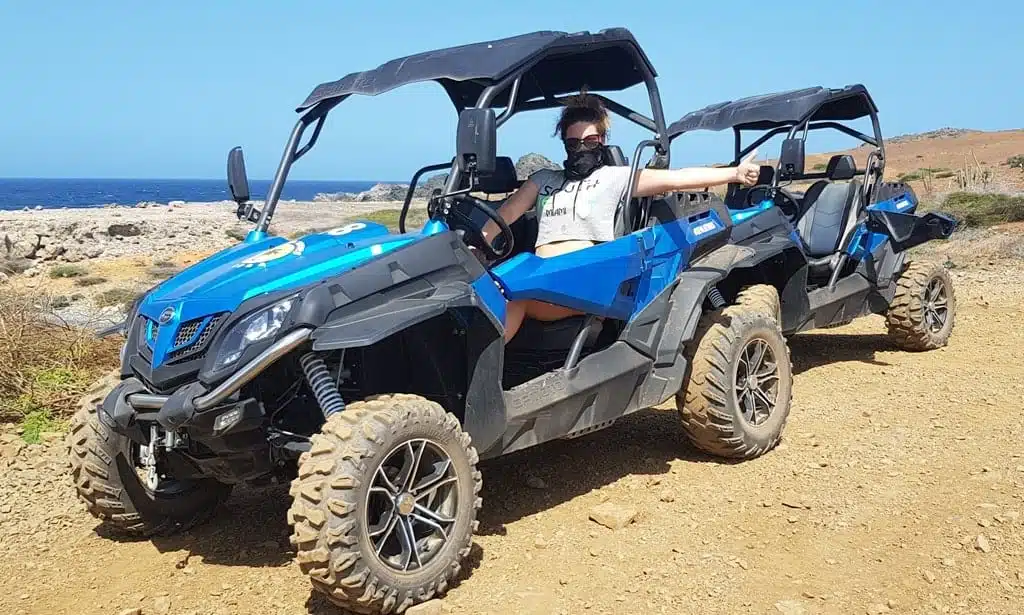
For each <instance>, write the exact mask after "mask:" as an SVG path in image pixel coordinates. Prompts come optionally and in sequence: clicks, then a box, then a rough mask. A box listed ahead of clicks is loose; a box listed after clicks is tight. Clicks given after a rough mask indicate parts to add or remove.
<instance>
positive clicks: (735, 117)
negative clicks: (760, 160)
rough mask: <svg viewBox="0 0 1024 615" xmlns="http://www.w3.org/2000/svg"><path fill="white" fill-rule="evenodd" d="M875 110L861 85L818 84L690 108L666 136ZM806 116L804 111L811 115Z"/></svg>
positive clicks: (841, 116)
mask: <svg viewBox="0 0 1024 615" xmlns="http://www.w3.org/2000/svg"><path fill="white" fill-rule="evenodd" d="M877 112H878V107H876V106H875V102H874V101H873V100H872V99H871V95H870V94H868V91H867V88H865V87H864V86H863V85H860V84H856V85H848V86H846V87H844V88H838V89H830V88H826V87H822V86H815V87H809V88H803V89H799V90H790V91H788V92H777V93H774V94H761V95H758V96H750V97H748V98H741V99H739V100H734V101H726V102H720V103H716V104H713V105H708V106H707V107H704V108H703V109H698V110H696V111H691V112H690V113H687V114H686V115H684V116H683V117H682V118H680V119H679V120H677V121H675V122H673V123H672V125H671V126H669V127H668V134H669V136H670V137H673V138H674V137H676V136H678V135H680V134H682V133H684V132H689V131H692V130H725V129H727V128H736V129H739V130H771V129H773V128H778V127H780V126H790V125H793V124H796V123H798V122H801V121H803V120H805V119H806V120H809V121H832V122H836V121H843V120H855V119H858V118H862V117H865V116H868V115H871V114H873V113H877ZM812 113H813V115H810V117H808V114H812Z"/></svg>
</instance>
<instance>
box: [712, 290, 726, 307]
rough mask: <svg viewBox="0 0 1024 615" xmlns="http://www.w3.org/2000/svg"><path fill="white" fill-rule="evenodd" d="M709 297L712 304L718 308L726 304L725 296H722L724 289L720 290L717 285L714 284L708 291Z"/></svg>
mask: <svg viewBox="0 0 1024 615" xmlns="http://www.w3.org/2000/svg"><path fill="white" fill-rule="evenodd" d="M708 299H709V300H711V305H712V307H714V308H715V309H716V310H717V309H718V308H720V307H722V306H723V305H725V297H723V296H722V291H720V290H718V287H717V286H712V287H711V290H709V291H708Z"/></svg>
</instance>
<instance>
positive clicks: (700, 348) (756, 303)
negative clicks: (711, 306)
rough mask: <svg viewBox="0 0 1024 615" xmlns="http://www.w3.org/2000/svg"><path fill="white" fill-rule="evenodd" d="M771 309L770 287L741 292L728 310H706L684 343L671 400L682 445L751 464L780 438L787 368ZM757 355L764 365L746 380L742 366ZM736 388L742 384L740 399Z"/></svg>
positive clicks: (788, 393) (788, 389)
mask: <svg viewBox="0 0 1024 615" xmlns="http://www.w3.org/2000/svg"><path fill="white" fill-rule="evenodd" d="M773 295H774V299H773V298H772V296H773ZM777 304H778V294H777V291H776V290H775V288H773V287H771V286H767V285H757V286H752V287H749V288H746V289H744V290H743V291H742V292H741V293H740V294H739V296H738V297H737V299H736V302H735V303H734V304H732V305H728V306H724V307H722V308H720V309H716V310H712V311H709V312H706V313H705V314H704V315H703V316H702V317H701V319H700V322H699V324H698V325H697V331H696V332H695V334H694V338H693V340H691V341H690V342H688V343H687V344H685V345H684V352H685V353H686V355H687V356H688V357H690V368H689V373H688V375H687V378H686V380H685V381H684V383H683V387H682V389H681V390H680V391H679V393H677V394H676V408H677V409H678V411H679V414H680V417H681V419H682V423H683V428H684V430H685V433H686V435H687V437H688V438H689V440H690V442H691V443H692V444H693V445H694V446H696V447H697V448H698V449H700V450H702V451H704V452H705V453H708V454H711V455H715V456H718V457H724V458H731V459H751V458H754V457H758V456H761V455H763V454H764V453H766V452H768V451H769V450H771V449H772V448H774V447H775V446H776V445H777V444H778V443H779V440H780V439H781V438H782V431H783V429H784V428H785V425H786V420H787V418H788V416H789V409H790V405H791V403H792V396H793V367H792V363H791V360H790V354H789V345H788V344H787V343H786V338H785V337H784V336H783V335H782V330H781V328H780V323H779V321H778V320H777V312H776V311H775V310H776V308H775V307H774V306H775V305H777ZM758 352H763V353H764V354H763V355H762V358H763V359H764V360H765V363H764V364H763V365H761V366H760V367H757V366H756V365H755V369H754V371H755V374H754V375H755V376H756V375H757V374H758V373H759V374H760V379H759V380H758V379H756V378H755V379H754V380H748V378H747V377H746V376H747V374H746V366H747V365H748V364H749V363H754V362H755V361H756V360H757V356H758V355H757V353H758ZM755 380H756V382H755ZM750 384H755V385H757V386H758V387H761V388H765V389H768V390H767V391H761V393H760V394H758V393H756V392H754V391H753V389H752V388H749V387H747V386H746V385H750ZM738 385H744V386H745V388H744V389H743V394H742V396H741V395H740V394H738V393H737V386H738ZM759 395H760V396H759ZM765 396H767V397H768V400H769V401H772V402H774V404H773V407H769V405H768V404H766V403H765ZM750 401H752V402H753V403H754V404H755V405H754V406H753V410H754V411H753V412H750V411H749V410H748V412H747V413H748V414H750V417H749V418H748V417H745V416H744V412H745V409H747V407H746V406H745V402H750Z"/></svg>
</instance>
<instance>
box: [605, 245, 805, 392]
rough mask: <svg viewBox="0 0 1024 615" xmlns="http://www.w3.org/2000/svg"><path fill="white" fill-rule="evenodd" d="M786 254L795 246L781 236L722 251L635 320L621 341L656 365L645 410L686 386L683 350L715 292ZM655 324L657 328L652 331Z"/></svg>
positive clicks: (705, 258) (698, 265)
mask: <svg viewBox="0 0 1024 615" xmlns="http://www.w3.org/2000/svg"><path fill="white" fill-rule="evenodd" d="M787 249H794V247H793V244H792V242H791V241H789V240H788V238H785V237H777V236H772V237H769V238H768V239H767V240H766V241H763V242H759V243H758V244H755V245H753V246H750V245H740V244H727V245H724V246H721V247H720V248H718V249H716V250H714V251H712V252H710V253H708V254H705V255H704V256H701V257H700V258H698V259H697V260H696V261H694V262H693V264H692V265H691V266H690V267H689V268H687V269H686V270H684V271H683V272H682V273H680V274H679V275H678V277H677V278H676V281H675V284H674V285H673V286H671V287H670V288H669V289H666V291H665V294H664V295H663V297H659V298H658V299H655V300H654V301H653V302H652V303H651V304H650V305H649V306H648V307H647V309H645V310H644V311H643V312H641V313H640V314H639V315H638V316H637V317H636V318H635V319H634V323H633V324H631V325H630V326H629V327H627V330H626V331H625V332H624V333H623V336H624V337H625V339H626V340H627V341H628V342H629V343H630V345H632V346H634V347H635V348H636V349H637V350H639V351H641V352H643V353H644V354H647V355H648V356H650V357H651V358H653V359H654V368H653V371H652V374H651V378H649V379H648V382H647V383H646V384H645V385H644V387H643V390H642V391H641V392H640V400H639V404H640V406H641V407H650V406H656V405H659V404H662V403H664V402H665V401H667V400H668V399H669V398H670V397H672V396H673V395H675V394H676V392H677V391H679V389H680V387H681V386H682V384H683V378H684V376H685V375H686V372H687V368H688V363H689V357H685V356H683V353H682V352H681V350H682V347H683V344H685V343H686V342H689V341H690V340H692V339H693V336H694V334H695V333H696V331H697V324H698V323H699V322H700V317H701V315H702V314H703V313H704V309H703V306H704V300H705V299H706V298H707V296H708V293H709V292H710V291H711V288H712V287H714V286H715V285H716V284H718V283H719V282H721V281H722V280H725V279H726V278H728V277H729V275H730V274H731V273H732V272H733V271H735V270H737V269H742V268H751V267H756V266H757V265H759V264H760V263H762V262H764V261H765V260H766V259H768V258H771V257H774V256H776V255H779V254H781V253H783V252H784V251H786V250H787ZM655 323H657V324H656V327H652V326H651V325H653V324H655Z"/></svg>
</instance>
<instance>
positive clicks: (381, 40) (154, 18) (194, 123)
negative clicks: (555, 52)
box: [0, 0, 1024, 180]
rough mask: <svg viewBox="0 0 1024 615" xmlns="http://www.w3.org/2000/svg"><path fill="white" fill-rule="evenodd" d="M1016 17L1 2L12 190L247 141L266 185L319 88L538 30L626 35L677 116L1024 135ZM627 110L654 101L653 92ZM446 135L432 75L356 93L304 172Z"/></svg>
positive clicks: (513, 5)
mask: <svg viewBox="0 0 1024 615" xmlns="http://www.w3.org/2000/svg"><path fill="white" fill-rule="evenodd" d="M840 7H843V8H840ZM1021 23H1024V5H1021V4H1020V3H1019V2H1015V1H1009V0H1005V1H1004V0H986V1H985V2H973V3H962V2H953V1H952V0H930V1H929V0H887V1H884V2H883V1H878V0H859V1H856V2H846V3H834V2H823V1H822V0H790V1H789V2H749V1H735V2H686V1H683V0H674V1H661V0H659V1H652V2H622V1H619V2H606V1H602V0H590V1H588V2H566V3H564V4H562V5H559V4H558V3H556V2H553V1H551V0H546V1H532V0H519V1H516V2H485V3H482V4H479V5H474V4H472V3H468V2H458V3H430V2H423V1H421V0H418V1H402V2H397V1H394V2H385V1H383V0H382V1H381V2H378V3H372V2H351V1H346V0H334V1H312V0H311V1H301V0H292V1H291V2H288V3H284V2H277V1H274V2H271V1H266V0H264V1H257V0H251V1H248V2H242V1H240V0H239V1H235V2H229V1H227V0H219V1H211V0H202V1H196V0H179V1H178V2H174V3H170V2H166V3H156V2H137V1H136V2H127V1H112V0H92V1H91V2H77V1H76V2H71V1H67V0H60V1H58V0H53V1H50V2H36V3H30V2H28V1H27V0H7V1H6V2H2V3H0V32H2V36H0V66H3V67H4V68H3V72H2V76H0V100H2V101H3V102H2V105H0V109H2V110H3V112H2V113H0V143H2V144H3V147H2V148H0V177H135V178H163V177H171V178H221V177H223V176H224V166H225V159H226V156H227V152H228V150H229V149H230V148H231V147H232V146H234V145H242V146H243V147H244V148H245V151H246V163H247V167H248V170H249V175H250V177H251V178H269V177H270V176H272V174H273V171H274V169H275V168H276V165H277V163H278V160H279V158H280V156H281V152H282V149H283V147H284V143H285V139H286V138H287V136H288V133H289V131H290V130H291V127H292V124H293V123H294V121H295V119H296V115H295V113H294V107H295V106H296V105H297V104H298V103H299V102H301V101H302V99H303V98H305V96H306V95H307V94H308V93H309V91H310V90H311V89H312V88H313V87H314V86H315V85H316V84H318V83H320V82H323V81H330V80H334V79H337V78H340V77H341V76H343V75H344V74H346V73H348V72H352V71H356V70H364V69H367V68H372V67H375V66H377V65H378V64H380V63H382V62H385V61H387V60H389V59H392V58H394V57H398V56H402V55H406V54H410V53H416V52H419V51H423V50H427V49H433V48H438V47H446V46H451V45H458V44H462V43H467V42H472V41H476V40H486V39H493V38H501V37H505V36H510V35H514V34H518V33H522V32H527V31H533V30H542V29H551V30H566V31H578V30H599V29H601V28H604V27H612V26H623V27H627V28H629V29H630V30H631V31H632V32H633V33H634V35H635V36H636V37H637V38H638V40H639V41H640V43H641V44H642V45H643V46H644V49H645V50H646V52H647V53H648V55H649V56H650V58H651V60H652V62H653V63H654V65H655V67H656V69H657V70H658V72H659V85H660V88H661V94H662V99H663V101H664V106H665V109H666V114H667V115H668V117H669V119H670V121H671V120H672V119H675V118H677V117H678V116H680V115H682V114H683V113H685V112H687V111H689V110H692V109H694V108H697V107H701V106H703V105H705V104H709V103H712V102H716V101H718V100H724V99H729V98H736V97H742V96H746V95H751V94H756V93H762V92H767V91H777V90H784V89H790V88H797V87H803V86H806V85H817V84H821V85H829V86H841V85H844V84H848V83H855V82H861V83H865V84H866V85H867V86H868V88H869V90H870V91H871V92H872V94H873V96H874V97H875V99H876V101H877V103H878V105H879V107H880V108H881V121H882V129H883V131H884V133H885V134H886V135H889V136H894V135H896V134H901V133H907V132H918V131H923V130H931V129H934V128H939V127H943V126H956V127H966V128H977V129H984V130H1000V129H1009V128H1021V127H1024V121H1022V119H1024V117H1022V111H1021V110H1022V109H1024V67H1022V66H1021V64H1020V59H1021V58H1024V36H1021V30H1020V28H1021ZM616 98H617V99H619V100H622V101H623V102H627V103H630V104H632V105H634V106H635V108H637V109H638V110H639V111H642V112H647V110H648V107H647V106H645V105H646V95H645V92H644V91H643V90H638V89H633V90H630V91H629V92H626V93H624V94H622V95H618V96H616ZM553 113H554V112H552V111H543V112H533V113H529V114H525V115H523V116H519V117H516V118H513V120H512V121H510V122H509V123H507V124H505V125H504V126H503V127H502V130H501V131H500V133H499V152H500V153H502V154H505V155H510V156H513V157H518V156H519V155H521V154H523V153H526V152H529V151H539V152H541V153H543V154H545V155H548V156H550V157H552V158H554V159H556V160H561V158H562V157H563V156H562V152H561V151H560V148H559V144H558V143H557V141H556V140H555V139H554V138H552V136H551V132H552V127H553V123H554V119H555V117H554V115H553ZM454 126H455V114H454V112H453V108H452V107H451V105H450V103H449V102H448V100H447V97H446V96H445V94H444V92H443V90H442V89H441V88H440V87H439V86H437V85H436V84H432V83H428V84H419V85H414V86H408V87H406V88H403V89H399V90H396V91H393V92H390V93H388V94H385V95H382V96H379V97H376V98H365V97H353V98H351V99H349V100H348V101H346V102H345V103H343V104H342V105H341V106H339V107H337V108H336V109H335V110H334V111H333V112H332V114H331V116H330V117H329V118H328V121H327V124H326V125H325V129H324V134H323V135H322V137H321V139H320V142H319V143H318V144H317V147H316V148H314V149H313V151H312V152H311V153H310V154H309V155H307V156H306V157H305V158H303V159H302V160H301V161H299V162H298V163H297V164H296V165H295V167H293V170H292V175H291V177H293V178H302V179H336V180H348V179H371V180H375V179H382V180H407V178H409V177H410V176H411V174H412V173H413V172H414V171H415V169H417V168H418V167H420V166H423V165H425V164H430V163H434V162H440V161H444V160H447V159H449V158H450V156H451V155H452V150H453V147H454V132H453V131H454ZM645 136H646V135H645V134H644V133H643V132H642V131H641V130H640V129H635V128H634V127H633V126H632V125H629V124H628V123H627V122H625V121H624V120H621V119H620V120H618V122H617V123H616V124H615V126H614V127H613V137H614V141H615V142H616V143H618V144H620V145H621V146H622V147H623V149H624V150H625V151H626V152H627V155H628V154H629V153H630V152H631V151H632V149H633V147H634V145H635V143H636V142H637V140H639V139H642V138H645ZM852 144H853V143H852V142H851V141H849V140H848V139H846V138H845V137H840V139H838V140H829V141H822V142H819V143H818V145H820V146H821V147H823V148H826V149H831V148H832V147H833V146H839V147H845V146H847V145H852ZM730 151H731V137H730V135H729V134H727V133H704V134H701V135H699V136H697V135H694V136H690V137H687V138H685V139H683V140H680V141H678V142H677V144H676V145H675V146H674V148H673V166H679V165H681V164H702V163H707V162H717V161H720V160H723V159H727V158H728V154H729V152H730ZM762 153H767V152H765V151H764V150H762ZM770 153H771V154H774V153H775V152H774V151H772V152H770Z"/></svg>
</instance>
